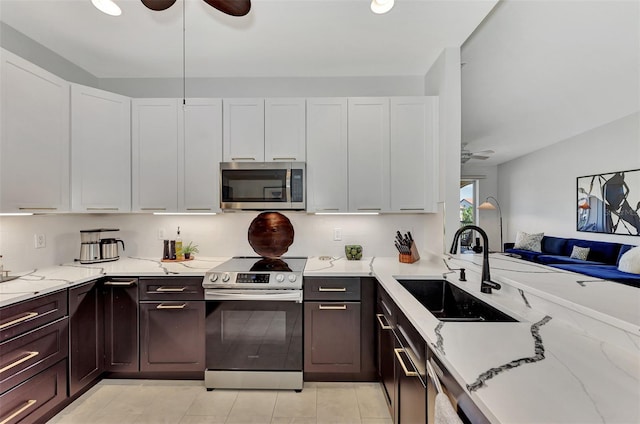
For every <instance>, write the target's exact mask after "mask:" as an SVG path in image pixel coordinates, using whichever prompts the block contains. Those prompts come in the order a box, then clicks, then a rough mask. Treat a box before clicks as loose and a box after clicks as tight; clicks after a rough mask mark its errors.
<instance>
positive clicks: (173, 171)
mask: <svg viewBox="0 0 640 424" xmlns="http://www.w3.org/2000/svg"><path fill="white" fill-rule="evenodd" d="M178 103H179V100H178V99H134V100H132V101H131V110H132V118H131V130H132V132H131V135H132V155H131V159H132V166H131V170H132V173H131V180H132V205H131V209H132V210H133V211H143V212H165V211H166V212H175V211H177V209H178V142H179V137H181V134H180V131H179V128H180V124H179V121H178V118H179V116H178Z"/></svg>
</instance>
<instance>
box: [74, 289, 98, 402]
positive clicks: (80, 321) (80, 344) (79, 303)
mask: <svg viewBox="0 0 640 424" xmlns="http://www.w3.org/2000/svg"><path fill="white" fill-rule="evenodd" d="M69 336H70V341H71V344H70V346H71V349H70V351H69V396H73V395H75V394H76V393H78V392H79V391H80V390H82V389H83V388H84V387H86V386H87V385H88V384H90V383H91V382H93V381H94V380H96V379H97V378H99V377H100V374H102V372H103V370H104V319H103V302H102V297H101V293H100V287H99V283H98V282H95V281H94V282H90V283H87V284H83V285H81V286H77V287H73V288H71V289H69Z"/></svg>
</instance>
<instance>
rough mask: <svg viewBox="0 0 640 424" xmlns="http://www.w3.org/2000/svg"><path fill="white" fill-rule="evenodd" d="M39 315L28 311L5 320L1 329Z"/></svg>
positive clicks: (0, 326)
mask: <svg viewBox="0 0 640 424" xmlns="http://www.w3.org/2000/svg"><path fill="white" fill-rule="evenodd" d="M38 315H39V314H38V312H27V314H26V315H24V316H22V317H20V318H16V319H14V320H13V321H9V322H5V323H4V324H2V325H0V330H4V329H5V328H7V327H11V326H12V325H15V324H19V323H21V322H23V321H27V320H30V319H31V318H33V317H37V316H38ZM0 424H2V423H0Z"/></svg>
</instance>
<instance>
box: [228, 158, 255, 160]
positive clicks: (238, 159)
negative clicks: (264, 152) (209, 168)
mask: <svg viewBox="0 0 640 424" xmlns="http://www.w3.org/2000/svg"><path fill="white" fill-rule="evenodd" d="M231 160H256V158H231Z"/></svg>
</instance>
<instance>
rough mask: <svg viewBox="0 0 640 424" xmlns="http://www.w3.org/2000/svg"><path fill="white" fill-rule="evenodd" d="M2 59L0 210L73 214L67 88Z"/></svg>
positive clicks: (18, 61) (8, 56)
mask: <svg viewBox="0 0 640 424" xmlns="http://www.w3.org/2000/svg"><path fill="white" fill-rule="evenodd" d="M0 53H1V54H2V59H1V60H0V61H1V67H0V74H1V78H0V79H1V87H0V90H1V92H2V96H1V104H0V109H1V118H0V126H1V130H0V131H1V139H0V210H1V211H2V212H29V211H33V212H65V211H68V210H69V206H70V203H69V186H70V182H69V83H67V82H66V81H64V80H62V79H61V78H58V77H57V76H55V75H53V74H51V73H49V72H47V71H45V70H44V69H41V68H39V67H37V66H35V65H33V64H32V63H30V62H27V61H26V60H24V59H22V58H20V57H18V56H16V55H14V54H12V53H10V52H8V51H6V50H0Z"/></svg>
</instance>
